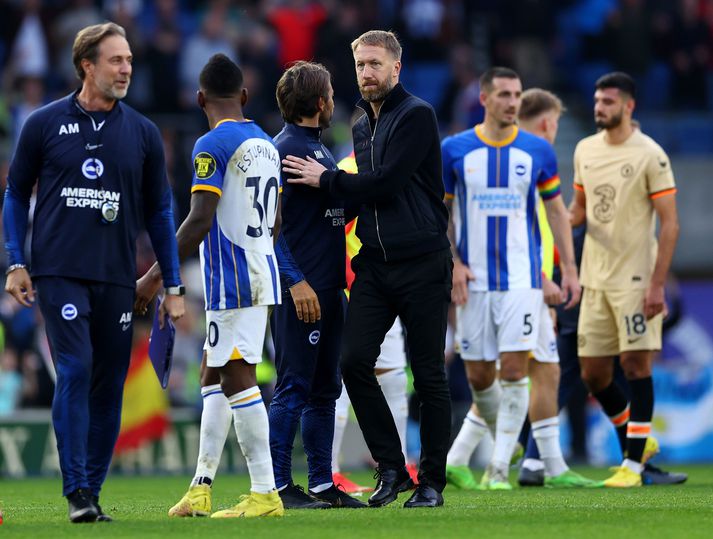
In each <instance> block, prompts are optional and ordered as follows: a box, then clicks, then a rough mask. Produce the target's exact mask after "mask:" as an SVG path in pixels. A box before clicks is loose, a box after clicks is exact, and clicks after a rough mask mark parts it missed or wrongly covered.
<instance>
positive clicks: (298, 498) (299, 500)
mask: <svg viewBox="0 0 713 539" xmlns="http://www.w3.org/2000/svg"><path fill="white" fill-rule="evenodd" d="M277 493H278V494H279V495H280V499H281V500H282V505H283V506H284V507H285V509H329V508H330V507H332V506H331V505H330V504H328V503H327V502H322V501H319V500H316V499H314V498H313V497H312V496H310V495H309V494H307V493H306V492H305V489H304V488H302V487H301V486H300V485H295V484H294V483H290V484H289V485H287V486H286V487H285V488H283V489H282V490H279V491H278V492H277Z"/></svg>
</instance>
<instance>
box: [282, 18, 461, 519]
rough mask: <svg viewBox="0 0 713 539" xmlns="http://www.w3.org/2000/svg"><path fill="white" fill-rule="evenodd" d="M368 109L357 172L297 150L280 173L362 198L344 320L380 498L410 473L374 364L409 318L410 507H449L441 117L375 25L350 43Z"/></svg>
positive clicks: (345, 349)
mask: <svg viewBox="0 0 713 539" xmlns="http://www.w3.org/2000/svg"><path fill="white" fill-rule="evenodd" d="M352 51H353V53H354V60H355V63H356V71H357V79H358V82H359V90H360V92H361V94H362V97H363V99H362V100H361V101H360V103H359V106H360V107H361V108H363V109H364V112H365V113H366V114H364V115H363V116H362V117H361V118H360V119H359V120H358V121H357V122H356V124H355V125H354V127H353V130H352V132H353V137H354V150H355V153H356V161H357V165H358V168H359V173H358V174H347V173H345V172H342V171H328V170H326V169H325V168H324V167H322V166H321V165H319V164H318V163H317V162H316V161H315V160H313V159H309V160H305V159H300V158H299V157H296V156H295V157H293V156H290V157H288V158H287V159H285V160H283V172H288V173H292V174H295V175H297V176H299V177H298V178H295V179H288V182H290V183H303V184H307V185H311V186H313V187H319V188H321V189H326V190H329V192H330V193H331V194H333V195H334V196H336V197H338V198H344V199H346V200H359V201H360V202H361V203H362V206H361V210H360V212H359V221H358V224H357V236H358V237H359V239H360V240H361V242H362V244H363V247H362V248H361V250H360V251H359V254H358V255H357V256H356V257H354V259H353V260H352V268H353V269H354V272H355V274H356V278H355V281H354V284H353V285H352V289H351V299H350V302H349V308H348V311H347V318H346V322H345V327H344V341H343V345H342V360H341V367H342V376H343V379H344V383H345V385H346V388H347V392H348V393H349V398H350V399H351V401H352V404H353V406H354V411H355V413H356V416H357V419H358V420H359V426H360V427H361V429H362V432H363V433H364V438H365V439H366V442H367V445H368V446H369V449H370V450H371V453H372V456H373V457H374V460H375V461H376V462H377V463H378V468H377V474H378V483H377V486H376V490H375V492H374V494H373V495H372V496H371V498H370V499H369V504H370V505H372V506H380V505H386V504H388V503H391V502H392V501H394V500H395V499H396V497H397V495H398V494H399V492H403V491H404V490H407V489H409V488H410V487H411V486H412V485H411V480H410V479H409V475H408V472H407V471H406V468H405V462H404V457H403V455H402V453H401V445H400V442H399V437H398V432H397V430H396V426H395V424H394V420H393V418H392V416H391V414H390V412H389V408H388V406H387V404H386V400H385V399H384V396H383V394H382V393H381V390H380V389H379V385H378V383H377V381H376V377H375V376H374V365H375V363H376V359H377V357H378V355H379V348H380V345H381V343H382V341H383V339H384V335H385V334H386V332H387V331H388V330H389V328H390V327H391V326H392V324H393V323H394V319H395V317H396V316H400V317H401V320H402V321H403V323H404V326H405V328H406V334H407V342H408V346H409V350H410V359H411V368H412V371H413V375H414V386H415V389H416V392H417V393H418V396H419V400H420V402H421V409H420V415H421V446H422V453H421V462H420V470H419V476H418V479H419V486H418V488H417V489H416V491H415V493H414V494H413V495H412V496H411V498H410V499H409V500H408V501H407V502H406V504H405V505H404V506H405V507H435V506H438V505H442V504H443V497H442V496H441V491H442V490H443V487H444V486H445V484H446V478H445V465H446V454H447V452H448V443H449V437H450V397H449V394H448V384H447V382H446V376H445V369H444V348H445V335H446V318H447V311H448V302H449V301H450V292H451V272H452V266H453V264H452V260H451V254H450V249H449V242H448V238H447V235H446V230H447V227H448V213H447V211H446V207H445V205H444V203H443V196H444V187H443V181H442V177H441V152H440V141H439V136H438V126H437V123H436V117H435V113H434V111H433V109H432V108H431V106H430V105H428V104H427V103H425V102H424V101H422V100H421V99H418V98H416V97H414V96H412V95H410V94H409V93H408V92H406V90H404V88H403V87H402V86H401V85H400V84H399V83H398V76H399V71H400V69H401V62H400V58H401V47H400V45H399V43H398V41H397V40H396V37H395V36H394V35H393V34H392V33H390V32H383V31H370V32H367V33H365V34H363V35H362V36H360V37H359V38H357V39H356V40H355V41H354V42H353V43H352Z"/></svg>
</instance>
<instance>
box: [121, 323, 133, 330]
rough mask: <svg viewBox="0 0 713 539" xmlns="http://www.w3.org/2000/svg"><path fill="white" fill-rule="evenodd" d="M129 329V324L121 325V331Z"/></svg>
mask: <svg viewBox="0 0 713 539" xmlns="http://www.w3.org/2000/svg"><path fill="white" fill-rule="evenodd" d="M130 327H131V324H123V325H122V326H121V331H126V330H127V329H129V328H130Z"/></svg>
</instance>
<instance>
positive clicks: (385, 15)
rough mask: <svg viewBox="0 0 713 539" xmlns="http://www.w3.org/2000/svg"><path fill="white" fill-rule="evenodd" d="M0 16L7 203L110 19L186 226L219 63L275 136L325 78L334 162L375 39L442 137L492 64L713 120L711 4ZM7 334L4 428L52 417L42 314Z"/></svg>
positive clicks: (475, 2) (467, 110)
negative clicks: (86, 30) (359, 49)
mask: <svg viewBox="0 0 713 539" xmlns="http://www.w3.org/2000/svg"><path fill="white" fill-rule="evenodd" d="M0 13H1V16H0V88H1V91H0V186H1V187H2V188H3V190H4V184H5V178H6V176H7V167H8V162H9V159H10V157H11V155H12V151H13V146H14V143H15V141H16V139H17V136H18V134H19V131H20V129H21V127H22V124H23V122H24V121H25V119H26V118H27V116H28V115H29V114H30V113H31V112H32V111H33V110H35V109H36V108H38V107H40V106H42V105H43V104H45V103H48V102H49V101H51V100H53V99H56V98H58V97H61V96H64V95H66V94H68V93H70V92H71V91H72V90H73V89H75V88H77V87H78V86H79V84H78V80H77V78H76V75H75V71H74V68H73V66H72V61H71V48H72V42H73V39H74V36H75V34H76V33H77V31H78V30H79V29H81V28H83V27H85V26H87V25H90V24H94V23H98V22H102V21H104V20H107V19H109V20H112V21H115V22H117V23H119V24H121V25H122V26H123V27H124V28H125V29H126V31H127V34H128V39H129V42H130V44H131V47H132V50H133V53H134V63H133V76H132V82H131V88H130V90H129V94H128V97H127V99H126V101H127V102H128V103H129V104H130V105H132V106H134V107H135V108H137V109H138V110H139V111H141V112H142V113H145V114H147V115H148V116H149V117H150V118H151V119H153V120H154V121H155V122H156V123H157V124H158V125H159V127H160V128H161V131H162V133H163V138H164V143H165V148H166V157H167V166H168V175H169V179H170V181H171V182H172V184H173V185H174V187H175V208H176V218H177V220H178V222H180V221H181V220H182V219H183V217H184V216H185V215H186V213H187V210H188V205H189V199H190V189H189V185H190V181H191V170H190V152H191V147H192V145H193V142H194V141H195V138H196V137H197V136H199V135H200V134H201V133H202V132H204V131H205V129H206V128H207V126H206V124H205V120H204V117H203V116H202V114H201V112H200V111H199V110H198V108H197V106H196V104H195V92H196V89H197V80H198V74H199V72H200V70H201V68H202V66H203V65H204V63H205V61H206V60H207V59H208V57H209V56H210V55H212V54H214V53H217V52H223V53H225V54H227V55H228V56H229V57H231V58H233V59H235V60H236V61H238V62H239V64H240V65H241V67H242V69H243V71H244V75H245V85H246V87H247V88H248V90H249V94H250V101H249V103H248V106H247V107H246V113H247V115H248V116H249V117H250V118H252V119H255V120H256V121H258V122H259V123H260V125H261V126H262V127H263V128H264V129H265V130H266V131H267V132H268V133H269V134H271V135H274V134H276V133H277V132H278V131H279V130H280V129H281V126H282V120H281V118H280V116H279V112H278V110H277V107H276V103H275V97H274V95H275V91H274V89H275V85H276V82H277V80H278V78H279V77H280V75H281V72H282V69H283V68H284V66H286V65H289V64H290V63H291V62H293V61H295V60H300V59H311V60H316V61H319V62H322V63H323V64H324V65H325V66H327V68H328V69H329V70H330V71H331V73H332V76H333V79H334V80H333V86H334V90H335V98H334V99H335V115H334V119H333V125H332V128H331V129H329V130H328V131H327V132H326V133H325V140H326V142H327V143H328V145H329V146H330V147H331V148H332V149H333V153H334V154H335V157H336V158H337V159H339V158H341V157H343V156H344V155H346V154H347V153H348V152H349V151H350V150H351V133H350V124H351V118H352V115H353V113H354V103H355V101H356V99H357V98H358V92H357V88H356V79H355V75H354V67H353V60H352V56H351V49H350V47H349V44H350V43H351V41H352V40H353V39H354V38H355V37H356V36H358V35H359V34H360V33H362V32H363V31H365V30H367V29H370V28H383V29H393V30H395V31H396V32H397V34H398V35H399V36H400V38H401V40H402V43H403V46H404V57H403V62H404V67H403V73H402V80H403V82H404V84H405V85H406V87H407V88H408V89H409V90H411V91H412V92H413V93H415V94H417V95H420V96H421V97H424V98H425V99H427V100H429V101H430V102H431V103H432V104H433V105H434V107H436V109H437V111H438V117H439V121H440V123H441V128H442V134H444V135H445V134H448V133H452V132H455V131H458V130H461V129H465V128H467V127H469V126H472V125H473V124H475V123H477V122H478V121H479V119H480V118H481V117H482V110H481V108H480V105H479V102H478V97H479V88H478V75H479V74H480V73H481V72H482V71H483V70H484V69H485V68H487V67H488V66H490V65H495V64H500V65H509V66H512V67H513V68H515V69H516V70H517V71H518V72H519V73H520V74H521V77H522V79H523V83H524V85H525V86H526V87H527V86H541V87H545V88H549V89H553V90H555V91H557V92H559V93H560V94H561V95H562V96H563V97H564V98H565V102H566V103H567V105H568V108H569V109H570V110H575V111H576V110H577V107H578V105H579V108H580V109H581V110H584V111H585V114H586V116H587V118H589V117H590V112H589V111H590V109H589V108H588V107H589V103H591V95H592V88H593V82H594V80H595V78H596V77H597V76H599V75H600V74H601V73H603V72H605V71H609V70H611V69H622V70H626V71H628V72H630V73H631V74H632V75H634V76H635V77H636V78H637V79H638V81H639V83H640V88H641V96H640V103H639V106H640V108H641V109H643V110H652V111H656V110H661V111H669V110H673V109H675V110H679V111H680V110H684V111H693V112H694V113H695V114H700V113H701V112H710V111H713V0H321V1H313V0H206V1H198V0H96V1H93V0H64V1H62V0H0ZM712 129H713V128H712ZM147 241H148V240H147V239H146V238H142V239H141V240H140V242H139V257H140V262H139V271H140V272H141V273H143V271H144V270H145V269H146V268H147V266H148V265H149V264H150V263H151V262H152V260H151V259H150V254H149V253H150V249H149V248H148V243H147ZM3 258H4V257H0V270H4V265H5V261H4V260H3ZM185 271H186V275H185V276H184V282H186V283H187V284H188V285H189V288H190V289H192V295H191V296H190V301H189V307H190V308H189V310H188V313H187V316H186V317H185V318H184V319H182V320H181V322H180V325H179V337H178V339H179V340H178V343H177V346H176V363H175V368H174V376H173V377H172V382H171V400H172V403H174V404H177V405H194V404H196V401H199V400H200V393H199V391H198V360H199V358H200V354H201V348H202V342H203V336H204V327H203V324H204V320H203V316H202V312H201V311H202V291H201V290H200V281H199V278H197V277H191V272H194V271H195V269H194V268H191V265H190V264H189V265H187V266H186V268H185ZM2 273H4V271H2ZM0 321H1V322H2V325H0V331H1V334H0V348H1V349H2V355H0V415H3V414H8V413H10V412H12V411H13V410H14V409H16V408H17V407H35V406H41V407H44V406H49V404H50V401H51V398H52V389H53V384H52V369H51V361H50V359H49V352H48V349H47V345H46V340H45V336H44V331H43V330H42V329H41V321H40V320H39V312H38V311H37V310H36V309H34V310H30V309H24V308H20V307H19V306H18V305H17V304H15V303H14V301H12V300H11V298H10V297H9V296H6V295H3V297H2V298H1V299H0ZM138 323H142V322H141V321H139V322H138Z"/></svg>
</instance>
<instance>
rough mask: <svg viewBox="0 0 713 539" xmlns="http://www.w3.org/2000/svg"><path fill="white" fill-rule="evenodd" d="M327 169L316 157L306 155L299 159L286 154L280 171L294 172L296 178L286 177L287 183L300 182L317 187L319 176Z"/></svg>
mask: <svg viewBox="0 0 713 539" xmlns="http://www.w3.org/2000/svg"><path fill="white" fill-rule="evenodd" d="M325 170H327V169H326V168H325V167H324V166H323V165H321V164H320V163H319V161H317V160H316V159H312V158H311V157H310V156H307V159H301V158H299V157H295V156H294V155H287V156H285V158H284V159H283V160H282V171H283V172H286V173H288V174H294V175H295V176H298V177H297V178H287V182H288V183H301V184H304V185H309V186H310V187H319V178H320V176H322V172H324V171H325Z"/></svg>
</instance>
